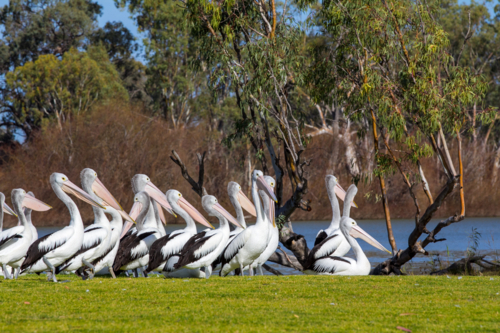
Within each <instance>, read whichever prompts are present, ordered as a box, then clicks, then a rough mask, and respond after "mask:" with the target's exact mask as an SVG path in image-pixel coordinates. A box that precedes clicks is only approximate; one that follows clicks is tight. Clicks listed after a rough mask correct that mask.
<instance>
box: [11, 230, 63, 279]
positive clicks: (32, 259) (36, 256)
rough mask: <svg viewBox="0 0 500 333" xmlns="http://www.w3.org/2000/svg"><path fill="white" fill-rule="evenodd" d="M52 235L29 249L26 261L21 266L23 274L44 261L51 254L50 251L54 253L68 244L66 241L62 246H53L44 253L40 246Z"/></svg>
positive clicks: (46, 236)
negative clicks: (45, 256)
mask: <svg viewBox="0 0 500 333" xmlns="http://www.w3.org/2000/svg"><path fill="white" fill-rule="evenodd" d="M52 235H53V233H52V234H48V235H45V236H43V237H41V238H38V239H37V240H36V241H35V242H34V243H33V244H31V246H30V247H29V249H28V253H26V259H24V262H23V264H22V266H21V272H24V271H25V270H27V269H29V268H30V267H31V266H33V265H34V264H35V263H36V262H37V261H38V260H40V259H42V257H43V256H44V255H46V254H47V253H49V252H50V251H53V250H55V249H57V248H58V247H61V246H62V245H64V244H66V241H64V242H62V243H61V244H57V243H56V245H55V246H51V247H49V248H47V249H45V250H44V251H40V248H39V245H40V243H41V242H43V241H45V240H46V239H47V238H49V237H50V236H52Z"/></svg>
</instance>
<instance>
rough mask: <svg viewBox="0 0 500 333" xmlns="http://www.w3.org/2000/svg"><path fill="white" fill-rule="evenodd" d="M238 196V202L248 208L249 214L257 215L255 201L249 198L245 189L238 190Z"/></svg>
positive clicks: (245, 208)
mask: <svg viewBox="0 0 500 333" xmlns="http://www.w3.org/2000/svg"><path fill="white" fill-rule="evenodd" d="M236 198H237V199H238V202H239V203H240V205H241V208H243V209H244V210H246V211H247V212H248V214H250V215H252V216H257V212H256V211H255V206H254V204H253V202H252V201H250V199H248V197H247V196H246V195H245V193H243V191H241V190H240V191H239V192H238V195H237V196H236ZM273 204H274V202H273Z"/></svg>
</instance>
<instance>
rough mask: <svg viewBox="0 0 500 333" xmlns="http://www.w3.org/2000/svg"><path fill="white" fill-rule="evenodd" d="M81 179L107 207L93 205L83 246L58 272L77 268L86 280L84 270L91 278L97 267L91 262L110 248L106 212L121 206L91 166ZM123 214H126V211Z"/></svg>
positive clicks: (92, 195) (86, 276)
mask: <svg viewBox="0 0 500 333" xmlns="http://www.w3.org/2000/svg"><path fill="white" fill-rule="evenodd" d="M80 179H81V182H82V188H83V190H84V191H85V192H87V193H88V195H89V196H90V197H92V198H93V199H94V200H95V201H96V202H98V203H99V204H100V205H101V206H103V207H107V208H106V209H103V208H100V207H92V209H93V211H94V224H92V225H90V226H88V227H87V228H85V230H84V234H83V244H82V247H81V248H80V249H79V250H78V251H77V252H76V253H75V254H74V255H73V256H72V257H70V258H68V259H66V261H65V262H63V263H62V264H61V265H59V266H57V268H56V274H59V273H60V272H61V271H69V272H71V271H75V270H76V272H75V273H76V274H77V275H79V276H81V277H82V279H84V280H86V279H87V278H88V277H89V275H87V273H86V272H84V270H85V269H86V268H89V269H90V278H93V277H94V273H95V271H94V270H95V267H94V265H93V264H92V263H91V262H93V261H94V260H96V259H97V258H99V257H101V256H102V255H103V254H104V253H105V252H106V251H107V250H108V248H109V244H110V241H111V225H110V223H109V220H108V218H107V217H106V215H105V214H104V213H105V212H106V210H107V209H110V210H111V209H113V208H114V209H115V210H116V209H118V210H121V206H120V204H119V203H118V201H117V200H116V199H115V198H114V197H113V195H112V194H111V193H109V191H108V189H107V188H106V187H105V186H104V184H103V183H102V182H101V181H100V180H99V178H98V177H97V173H96V172H95V171H94V170H92V169H90V168H85V169H83V170H82V172H81V173H80ZM122 214H124V215H126V213H125V212H123V213H122ZM126 216H127V215H126ZM129 219H130V218H129ZM132 221H133V220H132Z"/></svg>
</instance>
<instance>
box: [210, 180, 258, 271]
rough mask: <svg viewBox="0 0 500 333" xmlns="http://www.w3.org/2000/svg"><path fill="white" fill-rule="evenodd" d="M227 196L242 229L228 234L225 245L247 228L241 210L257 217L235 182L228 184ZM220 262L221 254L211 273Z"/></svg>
mask: <svg viewBox="0 0 500 333" xmlns="http://www.w3.org/2000/svg"><path fill="white" fill-rule="evenodd" d="M227 194H228V195H229V200H230V201H231V204H232V205H233V207H234V211H235V212H236V220H237V221H238V223H239V224H240V225H241V226H242V228H240V227H237V228H235V229H234V230H233V231H231V232H230V233H229V239H228V241H227V244H229V243H230V242H231V241H232V240H233V238H234V237H235V236H236V235H238V234H239V233H240V232H242V231H243V230H245V229H246V227H247V224H246V222H245V216H244V214H243V209H244V210H245V211H247V212H248V213H249V214H250V215H252V216H257V213H256V211H255V206H254V205H253V203H252V201H250V199H248V198H247V196H246V195H245V193H243V191H242V190H241V186H240V184H238V183H236V182H229V183H228V184H227ZM227 244H226V246H227ZM221 262H222V254H221V255H220V256H219V258H217V260H215V261H214V262H213V263H212V271H214V270H215V269H216V268H217V267H218V266H220V264H221Z"/></svg>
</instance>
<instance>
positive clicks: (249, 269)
mask: <svg viewBox="0 0 500 333" xmlns="http://www.w3.org/2000/svg"><path fill="white" fill-rule="evenodd" d="M248 272H249V274H250V276H253V266H252V265H249V266H248Z"/></svg>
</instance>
